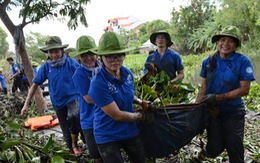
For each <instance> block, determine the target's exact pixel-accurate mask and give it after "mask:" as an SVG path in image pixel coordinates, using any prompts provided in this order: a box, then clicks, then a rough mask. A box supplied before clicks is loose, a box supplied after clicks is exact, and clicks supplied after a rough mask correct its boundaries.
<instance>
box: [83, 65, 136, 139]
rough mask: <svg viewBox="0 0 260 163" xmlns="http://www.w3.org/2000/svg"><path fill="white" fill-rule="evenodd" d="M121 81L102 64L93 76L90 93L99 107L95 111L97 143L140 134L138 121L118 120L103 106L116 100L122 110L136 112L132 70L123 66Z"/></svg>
mask: <svg viewBox="0 0 260 163" xmlns="http://www.w3.org/2000/svg"><path fill="white" fill-rule="evenodd" d="M120 72H121V77H122V79H121V81H120V80H118V79H116V78H114V77H113V76H111V75H110V74H109V73H108V72H107V71H106V70H105V67H104V66H102V69H101V71H100V72H99V73H98V74H97V75H96V76H94V77H93V79H92V80H91V84H90V89H89V92H88V95H89V96H90V97H91V98H92V100H93V101H94V102H95V104H96V105H97V107H96V108H95V113H94V135H95V139H96V142H97V144H104V143H108V142H115V141H120V140H125V139H129V138H132V137H134V136H136V135H138V133H139V130H138V128H137V124H136V122H118V121H115V120H113V119H112V118H111V117H109V116H108V115H107V114H106V113H105V112H103V110H102V109H101V107H103V106H106V105H108V104H111V103H112V102H113V101H115V102H116V104H117V106H118V108H119V109H120V110H122V111H127V112H134V109H133V100H134V82H133V80H134V78H133V74H132V72H131V71H130V70H129V69H128V68H126V67H124V66H122V67H121V68H120Z"/></svg>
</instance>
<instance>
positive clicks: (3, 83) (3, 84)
mask: <svg viewBox="0 0 260 163" xmlns="http://www.w3.org/2000/svg"><path fill="white" fill-rule="evenodd" d="M0 83H1V86H2V88H7V87H6V81H5V77H4V75H3V74H0Z"/></svg>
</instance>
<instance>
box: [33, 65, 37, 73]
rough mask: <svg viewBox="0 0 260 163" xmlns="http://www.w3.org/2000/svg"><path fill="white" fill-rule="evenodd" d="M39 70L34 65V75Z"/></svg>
mask: <svg viewBox="0 0 260 163" xmlns="http://www.w3.org/2000/svg"><path fill="white" fill-rule="evenodd" d="M37 72H38V70H37V69H36V68H35V67H34V68H33V73H34V75H36V74H37Z"/></svg>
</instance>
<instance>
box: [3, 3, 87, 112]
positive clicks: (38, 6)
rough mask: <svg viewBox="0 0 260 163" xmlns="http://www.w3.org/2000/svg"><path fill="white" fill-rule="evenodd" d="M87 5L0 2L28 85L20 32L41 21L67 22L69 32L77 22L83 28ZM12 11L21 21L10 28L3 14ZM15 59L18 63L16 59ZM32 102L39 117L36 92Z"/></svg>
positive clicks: (29, 72) (42, 104) (38, 93)
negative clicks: (34, 101)
mask: <svg viewBox="0 0 260 163" xmlns="http://www.w3.org/2000/svg"><path fill="white" fill-rule="evenodd" d="M88 2H90V0H80V1H75V0H59V1H58V0H57V1H55V0H0V18H1V20H2V22H3V23H4V25H5V26H6V28H7V29H8V31H9V32H10V34H11V35H12V37H13V38H14V43H15V50H16V54H17V55H16V56H21V59H22V62H23V64H24V69H25V72H26V74H27V76H28V79H29V81H30V84H31V83H32V79H33V76H34V73H33V70H32V66H31V63H30V60H29V57H28V54H27V51H26V47H25V38H24V34H23V28H24V27H25V26H26V25H28V24H30V23H32V24H34V23H39V22H40V20H41V19H42V18H45V19H47V20H48V19H53V20H54V19H56V20H59V19H61V18H69V21H68V23H67V26H68V28H69V29H74V30H75V29H76V28H77V27H78V21H80V22H81V23H82V24H83V25H84V26H86V27H87V26H88V25H87V21H86V17H85V7H84V5H86V4H87V3H88ZM19 7H21V8H19ZM13 8H19V11H20V12H19V18H21V19H22V22H21V23H20V24H19V25H14V23H13V22H12V20H11V19H10V17H9V15H8V14H7V11H8V10H12V9H13ZM16 59H17V62H19V58H18V57H17V58H16ZM35 99H36V105H37V107H38V111H39V112H40V113H42V112H43V109H45V108H46V104H45V102H44V99H43V96H42V94H41V91H40V88H38V89H37V91H36V94H35Z"/></svg>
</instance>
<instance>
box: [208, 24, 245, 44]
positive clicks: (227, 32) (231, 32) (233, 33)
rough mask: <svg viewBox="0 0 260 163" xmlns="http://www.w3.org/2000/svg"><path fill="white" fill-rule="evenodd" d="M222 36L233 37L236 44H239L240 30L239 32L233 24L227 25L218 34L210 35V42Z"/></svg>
mask: <svg viewBox="0 0 260 163" xmlns="http://www.w3.org/2000/svg"><path fill="white" fill-rule="evenodd" d="M223 36H228V37H232V38H234V39H235V40H236V42H237V46H240V45H241V41H240V38H241V32H240V30H239V29H238V28H237V27H235V26H228V27H226V28H224V29H223V30H222V31H221V32H220V34H217V35H214V36H213V37H212V39H211V41H212V43H215V42H217V41H218V40H219V39H220V38H221V37H223Z"/></svg>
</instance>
